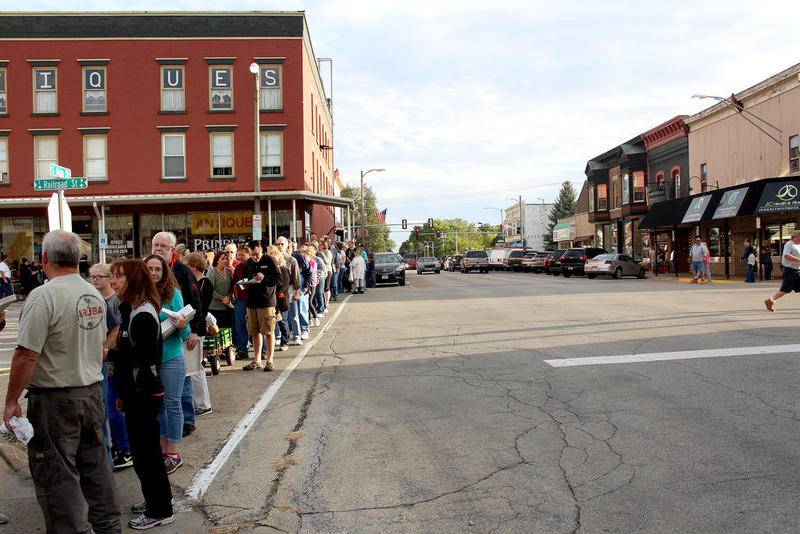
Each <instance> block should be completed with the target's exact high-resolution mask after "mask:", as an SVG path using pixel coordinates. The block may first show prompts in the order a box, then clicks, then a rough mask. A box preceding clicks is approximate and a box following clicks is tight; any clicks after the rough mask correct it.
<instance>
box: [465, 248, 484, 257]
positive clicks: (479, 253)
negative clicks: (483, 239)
mask: <svg viewBox="0 0 800 534" xmlns="http://www.w3.org/2000/svg"><path fill="white" fill-rule="evenodd" d="M467 257H468V258H485V257H486V251H484V250H473V251H472V252H467Z"/></svg>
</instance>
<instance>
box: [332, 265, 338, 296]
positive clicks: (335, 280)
mask: <svg viewBox="0 0 800 534" xmlns="http://www.w3.org/2000/svg"><path fill="white" fill-rule="evenodd" d="M331 276H332V277H333V278H331V298H334V299H335V298H336V297H337V296H338V295H339V270H338V269H337V270H335V271H333V273H332V274H331Z"/></svg>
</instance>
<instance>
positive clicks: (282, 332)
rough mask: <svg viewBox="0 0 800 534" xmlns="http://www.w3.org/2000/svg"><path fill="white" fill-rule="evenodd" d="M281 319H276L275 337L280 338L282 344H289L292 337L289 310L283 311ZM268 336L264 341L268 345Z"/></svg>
mask: <svg viewBox="0 0 800 534" xmlns="http://www.w3.org/2000/svg"><path fill="white" fill-rule="evenodd" d="M280 314H281V320H280V321H275V339H280V341H281V345H288V344H289V339H290V338H291V337H292V336H291V334H290V333H289V312H288V311H282V312H280ZM266 339H267V338H266V337H265V338H264V343H265V346H266Z"/></svg>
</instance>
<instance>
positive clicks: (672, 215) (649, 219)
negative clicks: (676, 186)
mask: <svg viewBox="0 0 800 534" xmlns="http://www.w3.org/2000/svg"><path fill="white" fill-rule="evenodd" d="M690 201H691V198H690V197H682V198H674V199H672V200H666V201H664V202H657V203H655V204H653V205H652V206H650V209H649V210H648V211H647V213H645V214H644V217H642V219H641V221H639V227H640V228H652V229H656V228H672V227H673V226H675V225H678V224H681V221H682V220H683V215H684V213H686V208H687V206H689V203H690Z"/></svg>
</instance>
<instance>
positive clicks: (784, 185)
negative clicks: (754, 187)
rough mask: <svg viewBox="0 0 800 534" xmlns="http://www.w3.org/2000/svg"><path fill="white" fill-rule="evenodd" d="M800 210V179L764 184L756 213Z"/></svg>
mask: <svg viewBox="0 0 800 534" xmlns="http://www.w3.org/2000/svg"><path fill="white" fill-rule="evenodd" d="M786 211H800V181H793V182H773V183H769V184H766V185H765V186H764V192H763V193H761V198H760V199H759V201H758V207H756V213H783V212H786Z"/></svg>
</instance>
